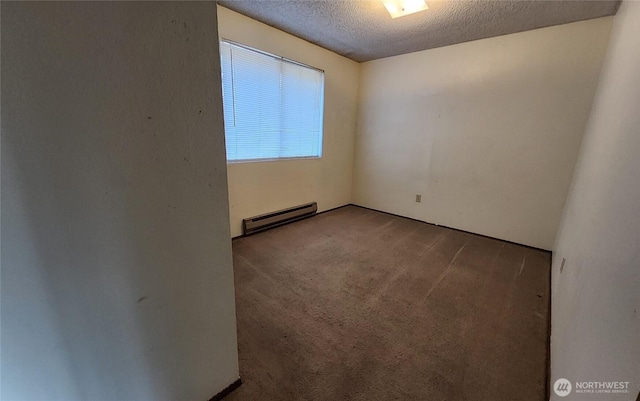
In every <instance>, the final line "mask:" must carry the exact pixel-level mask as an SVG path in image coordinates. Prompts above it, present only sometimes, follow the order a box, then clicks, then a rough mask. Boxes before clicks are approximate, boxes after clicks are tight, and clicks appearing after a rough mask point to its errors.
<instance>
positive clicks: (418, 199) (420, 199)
mask: <svg viewBox="0 0 640 401" xmlns="http://www.w3.org/2000/svg"><path fill="white" fill-rule="evenodd" d="M416 202H418V203H420V202H422V195H416Z"/></svg>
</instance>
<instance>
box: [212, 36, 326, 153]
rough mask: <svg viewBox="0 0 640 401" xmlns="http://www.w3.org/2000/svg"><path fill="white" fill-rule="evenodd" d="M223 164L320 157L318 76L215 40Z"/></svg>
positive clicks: (321, 101)
mask: <svg viewBox="0 0 640 401" xmlns="http://www.w3.org/2000/svg"><path fill="white" fill-rule="evenodd" d="M220 56H221V60H222V97H223V103H224V128H225V135H226V144H227V160H228V161H244V160H260V159H280V158H301V157H321V156H322V118H323V106H324V72H322V71H321V70H318V69H316V68H313V67H308V66H305V65H302V64H299V63H296V62H294V61H291V60H287V59H284V58H282V57H278V56H273V55H270V54H267V53H264V52H260V51H257V50H254V49H250V48H247V47H244V46H241V45H238V44H235V43H231V42H228V41H221V43H220Z"/></svg>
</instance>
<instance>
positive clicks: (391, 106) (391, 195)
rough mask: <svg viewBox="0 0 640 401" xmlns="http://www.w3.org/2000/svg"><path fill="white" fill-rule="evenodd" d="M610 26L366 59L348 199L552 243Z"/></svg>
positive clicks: (577, 26) (593, 23)
mask: <svg viewBox="0 0 640 401" xmlns="http://www.w3.org/2000/svg"><path fill="white" fill-rule="evenodd" d="M610 25H611V17H608V18H600V19H595V20H590V21H584V22H577V23H572V24H566V25H561V26H555V27H550V28H544V29H538V30H533V31H528V32H522V33H517V34H512V35H506V36H501V37H496V38H490V39H484V40H478V41H474V42H469V43H463V44H458V45H454V46H448V47H443V48H438V49H432V50H426V51H421V52H417V53H411V54H406V55H401V56H396V57H391V58H386V59H381V60H376V61H371V62H367V63H364V64H362V67H361V72H360V74H361V79H360V103H359V112H358V130H357V135H356V157H355V165H354V188H353V202H354V203H356V204H358V205H362V206H367V207H371V208H374V209H379V210H383V211H387V212H391V213H396V214H399V215H403V216H407V217H412V218H415V219H418V220H423V221H427V222H431V223H436V224H441V225H446V226H450V227H455V228H459V229H463V230H467V231H471V232H475V233H480V234H485V235H489V236H492V237H497V238H501V239H506V240H510V241H514V242H518V243H522V244H526V245H531V246H535V247H539V248H543V249H551V247H552V245H553V242H554V239H555V235H556V230H557V228H558V224H559V222H560V217H561V214H562V209H563V205H564V202H565V198H566V195H567V191H568V186H569V182H570V180H571V175H572V172H573V169H574V165H575V161H576V158H577V154H578V149H579V146H580V141H581V138H582V135H583V132H584V128H585V125H586V122H587V117H588V115H589V110H590V107H591V101H592V99H593V95H594V92H595V88H596V84H597V79H598V73H599V71H600V66H601V62H602V59H603V56H604V53H605V49H606V45H607V39H608V36H609V30H610ZM416 194H421V195H422V202H421V203H416V202H415V195H416Z"/></svg>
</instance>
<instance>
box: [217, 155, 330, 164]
mask: <svg viewBox="0 0 640 401" xmlns="http://www.w3.org/2000/svg"><path fill="white" fill-rule="evenodd" d="M318 159H322V156H309V157H278V158H274V159H248V160H227V164H246V163H261V162H278V161H292V160H318Z"/></svg>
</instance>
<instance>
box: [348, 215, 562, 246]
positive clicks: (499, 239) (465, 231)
mask: <svg viewBox="0 0 640 401" xmlns="http://www.w3.org/2000/svg"><path fill="white" fill-rule="evenodd" d="M350 205H351V206H355V207H360V208H362V209H367V210H373V211H374V212H379V213H384V214H388V215H391V216H396V217H400V218H403V219H407V220H413V221H417V222H419V223H424V224H429V225H432V226H436V227H443V228H448V229H449V230H454V231H459V232H462V233H466V234H471V235H477V236H479V237H484V238H489V239H493V240H496V241H502V242H506V243H508V244H513V245H518V246H523V247H525V248H529V249H533V250H536V251H541V252H546V253H551V251H550V250H548V249H542V248H537V247H535V246H531V245H525V244H520V243H518V242H514V241H509V240H506V239H502V238H496V237H492V236H489V235H484V234H478V233H474V232H471V231H467V230H462V229H460V228H455V227H449V226H444V225H441V224H435V223H430V222H428V221H424V220H418V219H414V218H413V217H407V216H402V215H400V214H395V213H390V212H385V211H384V210H378V209H374V208H371V207H366V206H361V205H356V204H354V203H351V204H350ZM346 206H349V205H346Z"/></svg>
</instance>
